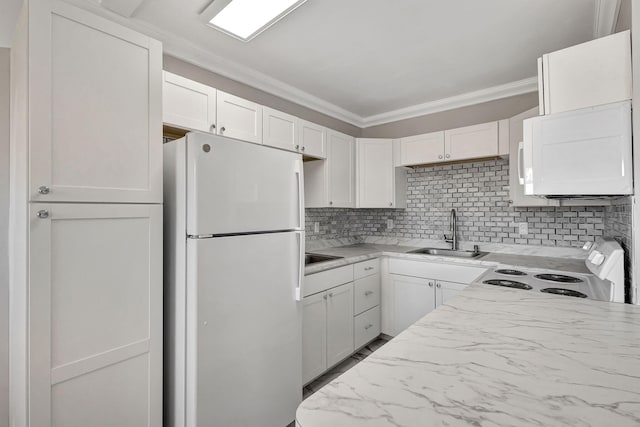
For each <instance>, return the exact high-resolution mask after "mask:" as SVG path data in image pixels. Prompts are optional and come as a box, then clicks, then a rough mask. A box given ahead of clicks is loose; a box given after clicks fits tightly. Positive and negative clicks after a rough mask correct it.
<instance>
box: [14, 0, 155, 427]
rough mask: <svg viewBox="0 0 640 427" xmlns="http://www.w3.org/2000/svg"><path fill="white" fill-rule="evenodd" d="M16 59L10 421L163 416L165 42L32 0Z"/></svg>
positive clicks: (119, 421)
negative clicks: (162, 108) (163, 102)
mask: <svg viewBox="0 0 640 427" xmlns="http://www.w3.org/2000/svg"><path fill="white" fill-rule="evenodd" d="M14 40H15V41H14V48H13V49H12V61H11V67H12V70H11V79H12V94H11V108H12V112H11V115H12V118H11V120H12V126H11V183H12V184H11V185H12V188H11V207H10V210H11V224H12V226H11V230H10V233H11V234H10V245H11V250H10V254H11V268H10V275H11V277H10V285H11V301H10V304H11V314H10V317H11V328H10V329H11V330H10V335H11V336H10V352H11V372H10V382H11V390H10V395H11V402H10V409H11V413H10V416H11V425H12V426H65V427H73V426H89V425H90V426H157V425H161V423H162V418H161V415H162V158H161V156H162V146H161V145H162V114H161V106H162V100H161V94H162V86H161V84H162V83H161V81H162V64H161V61H162V58H161V56H162V47H161V45H160V43H159V42H157V41H155V40H152V39H150V38H148V37H146V36H143V35H141V34H138V33H136V32H133V31H131V30H129V29H126V28H124V27H121V26H119V25H116V24H114V23H112V22H109V21H107V20H105V19H102V18H99V17H96V16H94V15H92V14H90V13H87V12H85V11H82V10H80V9H77V8H75V7H72V6H70V5H68V4H65V3H61V2H57V1H51V0H27V1H25V3H24V6H23V10H22V12H21V15H20V19H19V22H18V27H17V32H16V36H15V39H14Z"/></svg>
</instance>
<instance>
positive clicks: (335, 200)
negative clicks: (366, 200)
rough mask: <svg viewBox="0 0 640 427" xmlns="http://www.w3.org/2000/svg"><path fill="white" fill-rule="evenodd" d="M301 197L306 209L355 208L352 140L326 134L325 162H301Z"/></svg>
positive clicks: (353, 143)
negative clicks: (302, 175) (302, 170)
mask: <svg viewBox="0 0 640 427" xmlns="http://www.w3.org/2000/svg"><path fill="white" fill-rule="evenodd" d="M304 196H305V206H306V207H308V208H323V207H334V208H353V207H355V206H356V197H355V196H356V189H355V138H353V137H351V136H349V135H345V134H342V133H339V132H335V131H332V130H328V131H327V159H326V160H314V161H309V162H304Z"/></svg>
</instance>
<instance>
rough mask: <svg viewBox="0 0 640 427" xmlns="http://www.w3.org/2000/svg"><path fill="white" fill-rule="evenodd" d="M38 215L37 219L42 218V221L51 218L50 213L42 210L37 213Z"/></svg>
mask: <svg viewBox="0 0 640 427" xmlns="http://www.w3.org/2000/svg"><path fill="white" fill-rule="evenodd" d="M36 215H37V217H38V218H40V219H45V218H49V211H47V210H44V209H42V210H39V211H38V212H37V213H36Z"/></svg>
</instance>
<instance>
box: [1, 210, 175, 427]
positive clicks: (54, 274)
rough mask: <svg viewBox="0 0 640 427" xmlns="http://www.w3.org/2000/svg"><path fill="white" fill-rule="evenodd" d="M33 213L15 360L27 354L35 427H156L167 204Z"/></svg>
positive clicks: (17, 301) (16, 298)
mask: <svg viewBox="0 0 640 427" xmlns="http://www.w3.org/2000/svg"><path fill="white" fill-rule="evenodd" d="M30 214H31V221H30V227H29V234H30V237H29V247H30V251H29V270H30V272H31V274H30V277H29V280H28V287H27V288H25V289H21V290H18V293H17V294H14V295H13V297H12V301H13V303H14V305H13V310H14V313H13V316H14V318H15V319H18V318H22V319H25V320H26V322H27V324H26V325H24V326H25V327H26V329H24V330H23V329H22V327H21V328H20V330H18V329H16V330H13V331H12V334H13V341H12V342H13V343H14V344H16V343H20V342H22V343H24V347H22V348H20V347H14V348H13V352H14V355H15V356H17V355H18V354H19V353H22V354H23V357H22V358H15V359H14V361H18V360H20V361H21V362H20V363H22V364H24V363H27V361H28V372H29V373H30V375H29V376H28V378H29V379H28V380H27V382H28V390H29V391H28V393H29V422H30V424H29V425H42V426H44V425H47V426H48V425H54V426H55V425H57V426H84V425H93V426H116V425H140V426H142V425H147V426H150V425H160V424H161V422H162V420H161V414H162V407H161V405H162V206H161V205H126V204H120V205H118V204H112V205H106V204H86V205H85V204H46V203H40V204H32V205H31V207H30ZM27 308H28V309H27ZM20 311H22V312H21V313H18V312H20ZM20 334H23V336H22V337H20V336H19V335H20ZM20 363H18V364H14V366H13V369H14V374H17V373H18V372H20V371H21V370H22V369H24V368H27V365H20Z"/></svg>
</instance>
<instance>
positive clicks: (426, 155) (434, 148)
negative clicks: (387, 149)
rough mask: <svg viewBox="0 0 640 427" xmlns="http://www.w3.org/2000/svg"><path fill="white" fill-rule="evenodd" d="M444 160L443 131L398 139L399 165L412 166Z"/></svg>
mask: <svg viewBox="0 0 640 427" xmlns="http://www.w3.org/2000/svg"><path fill="white" fill-rule="evenodd" d="M442 161H444V132H443V131H440V132H432V133H427V134H424V135H416V136H409V137H406V138H401V139H400V165H401V166H412V165H423V164H427V163H437V162H442Z"/></svg>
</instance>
